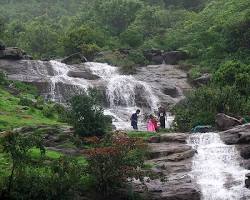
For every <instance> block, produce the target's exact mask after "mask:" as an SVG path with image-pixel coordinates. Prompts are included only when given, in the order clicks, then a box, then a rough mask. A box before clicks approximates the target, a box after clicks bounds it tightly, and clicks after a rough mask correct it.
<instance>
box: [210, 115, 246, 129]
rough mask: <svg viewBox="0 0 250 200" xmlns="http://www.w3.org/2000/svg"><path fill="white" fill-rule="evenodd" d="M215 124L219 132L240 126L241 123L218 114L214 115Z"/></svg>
mask: <svg viewBox="0 0 250 200" xmlns="http://www.w3.org/2000/svg"><path fill="white" fill-rule="evenodd" d="M215 123H216V126H217V128H218V129H219V130H228V129H230V128H232V127H234V126H237V125H240V124H241V122H240V121H239V120H238V119H236V118H234V117H230V116H228V115H226V114H224V113H218V114H217V115H216V117H215Z"/></svg>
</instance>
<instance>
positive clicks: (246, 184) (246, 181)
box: [245, 173, 250, 188]
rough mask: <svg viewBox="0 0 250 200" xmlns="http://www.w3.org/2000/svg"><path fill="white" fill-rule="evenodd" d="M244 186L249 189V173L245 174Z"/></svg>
mask: <svg viewBox="0 0 250 200" xmlns="http://www.w3.org/2000/svg"><path fill="white" fill-rule="evenodd" d="M245 186H246V187H247V188H250V173H248V174H246V180H245Z"/></svg>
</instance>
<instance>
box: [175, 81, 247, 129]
mask: <svg viewBox="0 0 250 200" xmlns="http://www.w3.org/2000/svg"><path fill="white" fill-rule="evenodd" d="M245 102H246V100H245V97H243V96H241V95H240V94H239V91H238V90H237V89H236V88H235V87H231V86H224V87H218V86H216V85H213V84H212V85H210V86H203V87H200V88H198V89H197V90H196V91H193V92H191V94H189V95H188V97H187V99H186V100H184V101H182V102H180V103H179V104H177V105H176V106H175V108H174V113H175V122H176V126H177V128H178V129H179V130H181V131H189V130H190V129H191V128H193V127H194V126H197V125H214V123H215V116H216V114H217V113H219V112H223V113H226V114H229V115H232V114H233V115H241V114H243V113H244V110H245V104H244V103H245Z"/></svg>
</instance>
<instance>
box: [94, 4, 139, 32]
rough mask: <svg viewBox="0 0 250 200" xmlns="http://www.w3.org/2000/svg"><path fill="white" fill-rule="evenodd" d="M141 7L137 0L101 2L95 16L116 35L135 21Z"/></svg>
mask: <svg viewBox="0 0 250 200" xmlns="http://www.w3.org/2000/svg"><path fill="white" fill-rule="evenodd" d="M141 7H142V4H141V2H140V1H139V0H110V1H101V2H100V4H99V6H98V7H97V12H98V13H97V14H98V16H99V18H100V21H102V22H103V23H104V24H105V25H106V26H107V28H110V29H111V32H112V33H113V34H114V35H118V34H120V33H121V32H123V31H124V30H126V28H127V27H128V26H129V24H130V23H131V22H132V21H133V20H134V19H135V16H136V13H137V11H138V10H139V9H140V8H141Z"/></svg>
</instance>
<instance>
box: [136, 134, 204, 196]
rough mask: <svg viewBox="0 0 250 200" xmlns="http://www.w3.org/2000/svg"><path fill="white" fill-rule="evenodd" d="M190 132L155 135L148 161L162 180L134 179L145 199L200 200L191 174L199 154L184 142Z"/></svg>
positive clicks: (137, 188)
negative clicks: (193, 161) (194, 160)
mask: <svg viewBox="0 0 250 200" xmlns="http://www.w3.org/2000/svg"><path fill="white" fill-rule="evenodd" d="M187 137H188V134H185V133H168V134H162V135H158V136H154V137H152V139H149V141H150V142H151V143H150V144H149V147H150V157H151V159H150V160H148V161H147V163H149V164H151V165H153V166H154V167H153V169H152V171H153V172H154V173H157V174H158V175H160V177H161V179H163V180H164V179H166V181H162V180H160V179H155V180H148V181H146V182H145V183H144V184H143V183H141V182H140V181H137V182H133V188H134V191H136V192H139V193H140V194H142V196H143V199H146V200H162V199H164V200H200V198H201V194H200V191H199V188H198V186H197V184H196V183H195V182H194V180H193V179H192V178H191V177H190V176H189V175H188V174H189V172H190V171H191V168H192V157H193V155H194V154H195V153H196V151H195V150H194V149H192V147H191V146H188V145H187V144H185V141H186V139H187Z"/></svg>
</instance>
